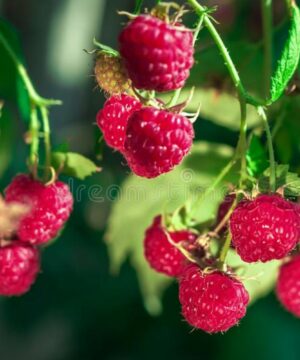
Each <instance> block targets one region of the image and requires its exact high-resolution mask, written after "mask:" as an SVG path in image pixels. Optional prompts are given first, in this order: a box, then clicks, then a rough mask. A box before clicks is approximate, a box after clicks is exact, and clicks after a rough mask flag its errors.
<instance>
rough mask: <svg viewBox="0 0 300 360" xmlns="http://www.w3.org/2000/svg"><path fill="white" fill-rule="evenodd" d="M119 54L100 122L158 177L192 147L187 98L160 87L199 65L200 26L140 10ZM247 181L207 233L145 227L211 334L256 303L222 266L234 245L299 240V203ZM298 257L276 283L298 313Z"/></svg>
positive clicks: (261, 254)
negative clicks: (165, 95)
mask: <svg viewBox="0 0 300 360" xmlns="http://www.w3.org/2000/svg"><path fill="white" fill-rule="evenodd" d="M154 14H155V15H154ZM119 52H120V58H113V57H111V58H109V57H106V58H105V57H104V55H102V57H101V58H98V64H97V65H96V74H97V76H98V82H99V84H100V86H101V87H102V88H103V89H104V90H105V91H106V92H108V93H109V94H110V95H112V96H111V97H110V98H109V99H108V100H107V101H106V102H105V104H104V107H103V108H102V109H101V110H100V111H99V112H98V114H97V124H98V126H99V128H100V130H101V131H102V133H103V137H104V139H105V141H106V143H107V144H108V145H109V146H110V147H112V148H113V149H115V150H118V151H119V152H121V153H122V154H123V156H124V157H125V159H126V161H127V163H128V166H129V167H130V169H131V170H132V171H133V172H134V173H135V174H136V175H138V176H141V177H145V178H155V177H157V176H160V175H161V174H164V173H167V172H169V171H171V170H172V169H173V168H174V167H175V166H177V165H178V164H180V163H181V162H182V160H183V158H184V157H185V156H186V155H187V154H188V153H189V152H190V149H191V147H192V143H193V138H194V130H193V126H192V122H191V121H190V120H189V119H188V118H187V117H186V114H185V113H183V110H182V109H184V107H185V105H186V104H185V103H181V104H177V105H172V106H171V105H168V104H166V103H164V102H163V101H162V100H161V99H160V98H157V94H156V92H165V91H173V90H176V89H180V88H182V87H183V86H184V84H185V82H186V80H187V78H188V77H189V72H190V69H191V67H192V66H193V63H194V59H193V54H194V46H193V33H192V31H191V30H190V29H188V28H186V27H184V26H183V25H182V24H181V23H179V22H178V17H176V20H174V21H173V22H172V21H170V18H169V19H165V17H164V16H159V15H158V13H155V12H150V13H149V14H143V15H139V16H134V18H133V20H131V21H130V22H129V23H128V24H127V25H126V26H125V28H124V29H123V31H122V32H121V34H120V36H119ZM116 59H118V60H116ZM113 61H114V63H113ZM116 62H118V64H116ZM123 66H124V67H123ZM99 69H100V70H99ZM103 69H105V71H104V73H103ZM106 73H107V74H106ZM127 77H128V78H129V82H128V81H127V80H128V78H127ZM108 78H109V79H110V80H109V81H108V80H107V79H108ZM121 79H122V81H123V83H124V84H125V85H124V86H123V87H122V86H121V85H120V84H119V83H118V81H119V80H120V81H121ZM101 84H102V85H101ZM128 84H130V86H131V87H130V88H129V86H128ZM108 85H109V86H110V87H111V89H110V90H108V89H107V88H108ZM175 95H176V96H177V92H176V93H175ZM176 96H175V97H174V98H173V99H176ZM174 102H176V101H175V100H174ZM170 104H173V101H171V102H170ZM243 185H245V187H244V186H242V187H241V189H240V190H243V193H244V195H245V196H244V198H243V199H242V200H241V201H239V200H240V197H241V196H240V195H241V193H242V191H237V194H238V195H237V194H235V193H232V194H230V195H227V196H226V197H225V200H224V202H223V203H222V204H221V205H220V207H219V210H218V213H217V217H216V221H217V223H214V222H212V223H210V224H209V225H208V229H205V230H204V234H201V235H199V233H198V232H197V231H195V230H194V229H193V228H192V227H193V224H194V223H193V221H191V223H189V222H186V221H185V220H186V219H183V221H182V223H180V225H183V226H179V227H177V226H176V225H175V224H172V223H171V224H169V223H168V224H166V223H165V220H166V219H164V218H163V217H162V216H157V217H155V218H154V220H153V222H152V224H151V225H150V226H149V228H148V229H146V232H145V238H144V255H145V258H146V260H147V261H148V263H149V265H150V267H151V268H152V269H154V270H155V271H157V272H159V273H162V274H164V275H167V276H170V277H174V278H176V279H177V280H178V282H179V301H180V303H181V308H182V314H183V317H184V318H185V319H186V321H187V322H188V323H189V324H190V325H191V326H193V327H195V328H198V329H202V330H203V331H206V332H208V333H216V332H224V331H227V330H228V329H230V328H231V327H232V326H234V325H236V324H237V323H238V322H239V321H240V320H241V319H242V318H243V317H244V315H245V313H246V308H247V305H248V302H249V295H248V293H247V290H246V289H245V287H244V285H243V283H242V282H241V281H240V280H239V279H238V277H237V275H236V274H235V273H234V271H233V269H230V267H229V266H228V265H227V264H226V263H225V259H226V254H227V251H228V249H230V245H231V248H234V249H235V251H236V252H237V253H238V254H239V255H240V257H241V259H242V260H243V261H244V262H246V263H253V262H259V261H260V262H267V261H271V260H275V259H277V260H281V259H282V260H284V261H285V259H286V258H287V257H289V256H290V255H291V254H293V251H294V250H295V248H296V245H297V244H298V242H299V240H300V210H299V206H297V205H295V203H293V202H291V201H289V200H286V199H285V198H284V197H283V196H281V195H279V194H277V193H276V194H274V193H268V194H259V195H257V196H256V197H253V196H252V193H254V191H253V190H254V189H256V187H255V186H253V187H252V188H251V195H250V194H247V193H246V191H248V190H250V188H249V189H246V187H247V186H246V184H243ZM274 192H275V191H274ZM185 210H186V209H185ZM171 218H172V217H171ZM190 220H191V219H190ZM192 220H194V219H192ZM196 220H200V221H199V224H201V219H196ZM177 225H178V223H177ZM201 225H203V224H201ZM212 225H213V229H212V227H211V226H212ZM203 226H204V225H203ZM177 229H180V230H177ZM182 229H184V230H182ZM205 231H206V232H205ZM225 234H226V237H225V236H223V235H225ZM225 238H226V239H225ZM20 239H21V237H20ZM212 239H215V240H219V241H216V242H217V243H218V245H217V246H219V249H218V251H215V252H213V250H212V249H211V247H210V241H211V240H212ZM21 240H22V239H21ZM222 241H225V244H224V245H223V243H222ZM299 259H300V257H299V255H298V256H294V257H293V258H292V259H291V260H289V262H287V263H285V265H283V266H282V268H281V270H280V274H279V279H278V285H277V293H278V298H279V299H280V301H281V302H282V303H283V305H284V306H285V307H286V308H287V309H288V310H290V311H291V312H292V313H294V314H296V315H297V316H300V307H299V303H300V260H299Z"/></svg>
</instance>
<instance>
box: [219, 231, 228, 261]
mask: <svg viewBox="0 0 300 360" xmlns="http://www.w3.org/2000/svg"><path fill="white" fill-rule="evenodd" d="M230 243H231V233H230V231H228V234H227V236H226V240H225V243H224V245H223V247H222V250H221V254H220V256H219V260H220V263H221V264H223V263H224V262H225V260H226V256H227V254H228V250H229V248H230Z"/></svg>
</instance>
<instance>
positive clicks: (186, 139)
mask: <svg viewBox="0 0 300 360" xmlns="http://www.w3.org/2000/svg"><path fill="white" fill-rule="evenodd" d="M193 137H194V130H193V126H192V124H191V122H190V121H189V120H188V119H187V118H186V117H184V116H182V115H179V114H174V113H171V112H168V111H165V110H158V109H155V108H152V107H146V108H142V109H141V110H139V111H136V112H134V113H133V114H132V115H131V117H130V118H129V120H128V125H127V130H126V139H125V152H124V155H125V157H126V159H127V161H128V165H129V167H130V168H131V170H132V171H133V172H134V173H135V174H137V175H139V176H142V177H147V178H154V177H156V176H158V175H160V174H162V173H166V172H168V171H170V170H172V169H173V167H174V166H175V165H178V164H179V163H180V162H181V160H182V159H183V157H184V156H185V155H186V154H187V153H188V152H189V151H190V148H191V146H192V143H193Z"/></svg>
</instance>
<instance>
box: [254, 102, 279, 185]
mask: <svg viewBox="0 0 300 360" xmlns="http://www.w3.org/2000/svg"><path fill="white" fill-rule="evenodd" d="M257 112H258V114H259V116H260V117H261V119H262V120H263V123H264V126H265V131H266V135H267V143H268V150H269V158H270V190H271V192H275V191H276V163H275V155H274V148H273V142H272V133H271V130H270V126H269V122H268V119H267V115H266V112H265V110H264V108H263V107H262V106H260V107H258V108H257Z"/></svg>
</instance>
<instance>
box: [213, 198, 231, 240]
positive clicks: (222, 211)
mask: <svg viewBox="0 0 300 360" xmlns="http://www.w3.org/2000/svg"><path fill="white" fill-rule="evenodd" d="M235 197H236V195H235V194H228V195H226V196H225V199H224V200H223V201H222V202H221V204H220V206H219V209H218V214H217V224H216V225H218V224H220V222H221V221H223V219H224V218H225V216H226V215H227V213H228V211H229V210H230V209H231V206H232V205H233V202H234V200H235ZM227 227H228V223H226V224H225V225H224V226H223V227H222V228H221V230H220V231H219V232H220V234H221V235H222V234H223V233H224V232H225V231H226V230H227Z"/></svg>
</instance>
